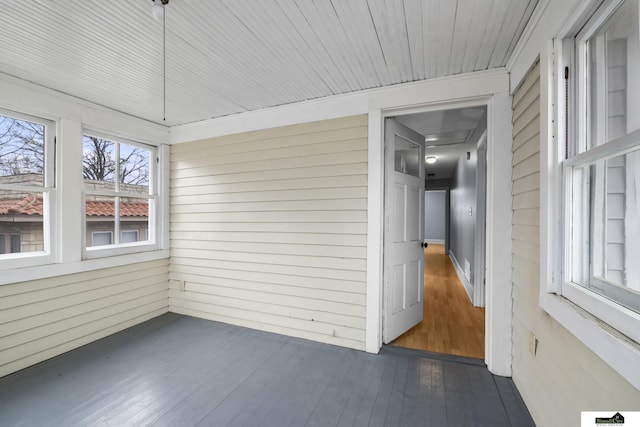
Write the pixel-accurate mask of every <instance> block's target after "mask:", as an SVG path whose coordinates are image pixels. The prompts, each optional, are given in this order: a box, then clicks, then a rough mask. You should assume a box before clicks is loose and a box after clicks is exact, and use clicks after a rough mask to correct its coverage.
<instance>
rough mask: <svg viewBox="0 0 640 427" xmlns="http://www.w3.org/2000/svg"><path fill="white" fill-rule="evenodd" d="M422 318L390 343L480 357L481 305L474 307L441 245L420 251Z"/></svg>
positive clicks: (481, 354)
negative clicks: (422, 264) (422, 279)
mask: <svg viewBox="0 0 640 427" xmlns="http://www.w3.org/2000/svg"><path fill="white" fill-rule="evenodd" d="M424 258H425V269H424V307H423V316H422V321H421V322H420V323H418V324H417V325H416V326H414V327H413V328H411V329H409V330H408V331H407V332H405V333H404V334H402V335H400V336H399V337H398V338H396V340H395V341H394V342H393V344H394V345H398V346H400V347H406V348H414V349H418V350H426V351H432V352H436V353H446V354H454V355H457V356H466V357H475V358H478V359H484V308H481V307H474V306H473V304H472V303H471V300H470V299H469V296H468V295H467V291H466V290H465V289H464V285H463V284H462V282H461V281H460V278H459V277H458V274H457V273H456V269H455V268H454V267H453V263H452V262H451V259H449V256H448V255H445V252H444V245H437V244H430V245H429V247H427V248H426V249H425V251H424Z"/></svg>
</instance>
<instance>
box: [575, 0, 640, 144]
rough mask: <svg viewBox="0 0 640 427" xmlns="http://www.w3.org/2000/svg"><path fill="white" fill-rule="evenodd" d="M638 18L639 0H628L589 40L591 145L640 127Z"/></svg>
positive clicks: (589, 139)
mask: <svg viewBox="0 0 640 427" xmlns="http://www.w3.org/2000/svg"><path fill="white" fill-rule="evenodd" d="M638 22H639V20H638V1H637V0H632V1H631V0H627V1H626V2H624V3H623V4H622V5H621V6H620V7H619V8H618V9H617V10H616V11H615V12H614V13H613V15H612V16H611V17H609V19H607V20H606V21H605V23H604V24H603V25H602V26H601V27H600V28H599V29H598V30H597V31H596V33H595V34H594V35H593V36H592V37H591V38H589V40H588V41H587V52H588V53H587V55H588V64H589V66H588V77H587V79H588V92H589V93H588V99H589V101H588V110H589V111H588V114H589V120H588V123H589V124H590V125H589V136H588V147H587V148H591V147H595V146H597V145H602V144H604V143H606V142H609V141H612V140H614V139H616V138H619V137H621V136H623V135H626V134H628V133H630V132H632V131H634V130H637V129H640V79H638V78H637V77H635V76H637V72H638V66H640V39H639V34H638V33H639V31H638V27H639V26H638Z"/></svg>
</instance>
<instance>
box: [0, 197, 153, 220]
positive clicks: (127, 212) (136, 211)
mask: <svg viewBox="0 0 640 427" xmlns="http://www.w3.org/2000/svg"><path fill="white" fill-rule="evenodd" d="M86 209H87V216H102V217H112V216H114V204H113V203H112V202H104V201H96V200H88V201H87V207H86ZM42 212H43V204H42V199H41V198H39V197H36V196H35V195H34V194H29V195H27V196H26V197H24V198H22V199H0V215H39V216H42ZM148 212H149V206H148V204H147V203H127V202H122V203H120V216H121V217H147V216H148V215H149V213H148Z"/></svg>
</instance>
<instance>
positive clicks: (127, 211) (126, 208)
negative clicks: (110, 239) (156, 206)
mask: <svg viewBox="0 0 640 427" xmlns="http://www.w3.org/2000/svg"><path fill="white" fill-rule="evenodd" d="M148 229H149V201H148V200H147V199H139V198H135V197H121V198H120V230H122V239H123V240H122V242H121V243H129V242H136V241H138V240H139V239H138V236H143V237H144V236H147V235H148V233H147V230H148ZM133 233H135V240H130V239H132V234H133ZM125 235H126V237H125ZM125 238H126V239H127V240H125Z"/></svg>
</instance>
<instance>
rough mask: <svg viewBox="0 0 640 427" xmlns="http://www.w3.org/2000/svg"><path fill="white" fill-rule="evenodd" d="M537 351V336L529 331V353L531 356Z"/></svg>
mask: <svg viewBox="0 0 640 427" xmlns="http://www.w3.org/2000/svg"><path fill="white" fill-rule="evenodd" d="M537 351H538V338H536V336H535V335H534V334H533V332H529V354H531V355H532V356H535V355H536V352H537Z"/></svg>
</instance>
